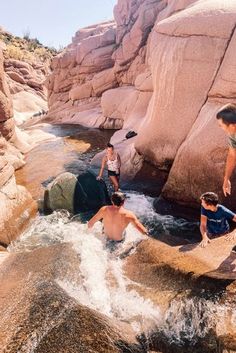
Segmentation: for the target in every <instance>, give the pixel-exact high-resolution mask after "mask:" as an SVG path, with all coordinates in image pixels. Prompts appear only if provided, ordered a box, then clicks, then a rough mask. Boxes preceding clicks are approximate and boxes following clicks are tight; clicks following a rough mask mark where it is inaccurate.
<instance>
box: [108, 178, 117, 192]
mask: <svg viewBox="0 0 236 353" xmlns="http://www.w3.org/2000/svg"><path fill="white" fill-rule="evenodd" d="M109 179H110V181H111V182H112V185H113V186H114V190H115V192H116V191H118V189H119V181H118V179H117V177H116V176H111V175H110V176H109Z"/></svg>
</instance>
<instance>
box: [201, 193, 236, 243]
mask: <svg viewBox="0 0 236 353" xmlns="http://www.w3.org/2000/svg"><path fill="white" fill-rule="evenodd" d="M200 200H201V205H202V207H201V223H200V231H201V235H202V241H201V243H200V245H201V246H202V247H205V246H207V244H208V243H210V241H211V240H210V238H212V237H216V236H220V235H224V234H227V233H229V231H230V227H229V221H234V222H236V214H235V213H234V212H232V211H230V210H229V209H228V208H226V207H224V206H222V205H220V204H219V198H218V195H217V194H215V193H214V192H206V193H205V194H203V195H202V196H201V197H200ZM235 237H236V234H234V235H233V236H232V237H230V238H229V240H232V239H234V238H235Z"/></svg>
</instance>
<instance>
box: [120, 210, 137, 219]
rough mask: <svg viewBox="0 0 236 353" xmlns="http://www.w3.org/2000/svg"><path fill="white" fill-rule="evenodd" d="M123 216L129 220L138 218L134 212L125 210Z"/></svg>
mask: <svg viewBox="0 0 236 353" xmlns="http://www.w3.org/2000/svg"><path fill="white" fill-rule="evenodd" d="M123 214H124V215H125V216H126V217H127V218H130V219H131V218H132V219H134V218H136V216H135V214H134V213H133V212H132V211H130V210H126V209H124V210H123Z"/></svg>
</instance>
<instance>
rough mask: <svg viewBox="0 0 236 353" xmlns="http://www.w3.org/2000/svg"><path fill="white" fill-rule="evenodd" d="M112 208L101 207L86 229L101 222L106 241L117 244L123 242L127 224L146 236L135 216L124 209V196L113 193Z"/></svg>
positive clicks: (119, 193)
mask: <svg viewBox="0 0 236 353" xmlns="http://www.w3.org/2000/svg"><path fill="white" fill-rule="evenodd" d="M111 200H112V204H113V205H112V206H103V207H102V208H100V210H99V211H98V213H96V214H95V216H93V218H91V219H90V221H89V222H88V228H92V227H93V225H94V223H96V222H98V221H100V220H101V219H102V220H103V225H104V233H105V236H106V237H107V239H108V240H110V241H113V242H116V243H119V242H122V241H123V240H124V235H125V229H126V227H127V226H128V224H129V223H131V224H133V225H134V227H135V228H136V229H137V230H138V231H139V232H141V233H142V234H148V231H147V229H146V228H145V227H144V226H143V225H142V223H140V222H139V220H138V219H137V217H136V216H135V214H134V213H133V212H131V211H128V210H126V209H125V208H124V202H125V195H124V194H122V193H121V192H114V194H112V197H111Z"/></svg>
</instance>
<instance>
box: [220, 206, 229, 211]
mask: <svg viewBox="0 0 236 353" xmlns="http://www.w3.org/2000/svg"><path fill="white" fill-rule="evenodd" d="M218 210H222V211H230V210H229V209H228V208H227V207H225V206H223V205H221V204H219V205H218Z"/></svg>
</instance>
